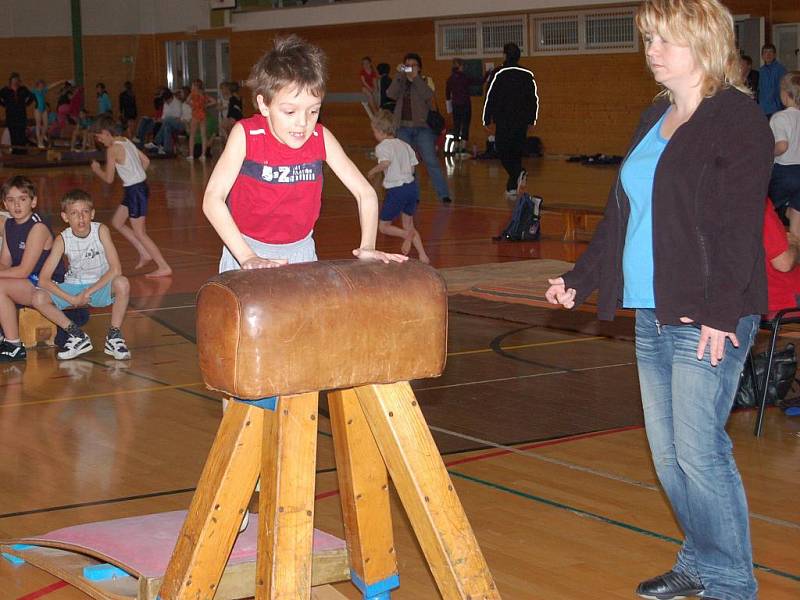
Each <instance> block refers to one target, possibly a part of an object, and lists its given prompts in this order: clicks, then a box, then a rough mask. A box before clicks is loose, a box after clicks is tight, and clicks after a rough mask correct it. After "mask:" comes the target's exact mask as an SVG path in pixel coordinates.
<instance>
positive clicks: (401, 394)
mask: <svg viewBox="0 0 800 600" xmlns="http://www.w3.org/2000/svg"><path fill="white" fill-rule="evenodd" d="M355 391H356V394H357V396H358V400H359V402H360V404H361V407H362V409H363V411H364V414H365V415H366V419H367V422H368V423H369V425H370V428H371V429H372V433H373V435H374V438H375V441H376V442H377V445H378V448H380V451H381V454H382V455H383V459H384V461H385V463H386V466H387V467H388V469H389V473H390V474H391V476H392V481H393V482H394V484H395V487H396V488H397V492H398V494H399V495H400V500H401V501H402V503H403V506H404V508H405V509H406V513H407V514H408V518H409V520H410V521H411V525H412V527H413V528H414V533H415V534H416V536H417V540H418V541H419V544H420V546H421V547H422V551H423V552H424V554H425V558H426V559H427V561H428V565H429V566H430V568H431V572H432V573H433V577H434V579H435V580H436V584H437V586H438V587H439V592H440V593H441V594H442V597H443V598H445V600H451V599H453V600H456V599H460V600H467V599H470V598H481V599H483V600H490V599H496V598H500V594H499V592H498V591H497V586H496V585H495V583H494V580H493V579H492V575H491V573H490V572H489V567H488V565H487V564H486V560H485V559H484V558H483V554H482V553H481V549H480V547H479V546H478V542H477V540H476V539H475V534H474V533H473V531H472V527H471V526H470V524H469V521H468V520H467V517H466V514H464V509H463V507H462V506H461V501H460V500H459V499H458V495H457V494H456V491H455V488H454V487H453V484H452V482H451V481H450V476H449V475H448V473H447V470H446V468H445V466H444V462H443V461H442V457H441V455H440V454H439V449H438V448H437V447H436V444H435V442H434V441H433V436H431V433H430V430H429V429H428V426H427V423H426V422H425V417H424V416H423V414H422V411H421V410H420V407H419V404H418V403H417V400H416V398H415V396H414V392H413V391H412V390H411V386H410V385H409V384H408V382H401V383H393V384H390V385H368V386H363V387H359V388H356V390H355Z"/></svg>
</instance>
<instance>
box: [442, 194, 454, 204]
mask: <svg viewBox="0 0 800 600" xmlns="http://www.w3.org/2000/svg"><path fill="white" fill-rule="evenodd" d="M442 202H444V203H445V204H450V203H451V202H452V200H451V199H450V196H445V197H444V198H442Z"/></svg>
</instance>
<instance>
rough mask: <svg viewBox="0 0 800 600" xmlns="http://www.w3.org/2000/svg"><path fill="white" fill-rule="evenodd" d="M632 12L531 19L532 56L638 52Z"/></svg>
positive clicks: (610, 11)
mask: <svg viewBox="0 0 800 600" xmlns="http://www.w3.org/2000/svg"><path fill="white" fill-rule="evenodd" d="M634 14H635V9H634V8H621V9H606V10H593V11H581V12H568V13H555V14H535V15H531V27H530V30H531V54H550V55H553V54H591V53H608V52H637V51H638V50H639V33H638V30H637V29H636V23H635V21H634Z"/></svg>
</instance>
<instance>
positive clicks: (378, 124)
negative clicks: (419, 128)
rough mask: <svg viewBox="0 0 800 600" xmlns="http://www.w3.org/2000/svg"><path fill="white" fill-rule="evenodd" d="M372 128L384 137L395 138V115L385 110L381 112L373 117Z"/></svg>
mask: <svg viewBox="0 0 800 600" xmlns="http://www.w3.org/2000/svg"><path fill="white" fill-rule="evenodd" d="M372 126H373V127H374V128H375V129H377V130H378V131H380V132H381V133H382V134H384V135H390V136H394V133H395V131H396V130H397V125H395V122H394V115H393V114H392V113H390V112H389V111H388V110H386V109H385V108H383V109H381V110H379V111H378V112H377V113H375V116H374V117H372Z"/></svg>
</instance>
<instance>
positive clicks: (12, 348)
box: [0, 340, 28, 362]
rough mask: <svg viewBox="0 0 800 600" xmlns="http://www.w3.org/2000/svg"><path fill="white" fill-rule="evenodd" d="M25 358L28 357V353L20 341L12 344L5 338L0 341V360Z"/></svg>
mask: <svg viewBox="0 0 800 600" xmlns="http://www.w3.org/2000/svg"><path fill="white" fill-rule="evenodd" d="M26 358H28V353H27V352H26V351H25V346H23V345H22V344H21V343H20V344H12V343H11V342H7V341H5V340H3V341H2V342H0V362H15V361H18V360H25V359H26Z"/></svg>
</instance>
